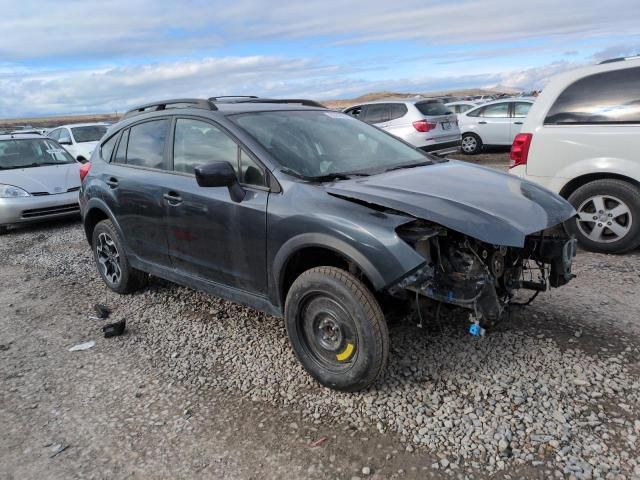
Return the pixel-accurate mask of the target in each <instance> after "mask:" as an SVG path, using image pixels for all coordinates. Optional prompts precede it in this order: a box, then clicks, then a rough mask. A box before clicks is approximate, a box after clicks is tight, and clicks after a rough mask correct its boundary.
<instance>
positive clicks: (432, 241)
mask: <svg viewBox="0 0 640 480" xmlns="http://www.w3.org/2000/svg"><path fill="white" fill-rule="evenodd" d="M397 232H398V235H399V236H400V237H401V238H402V239H403V240H405V241H406V242H407V243H409V244H410V245H412V246H413V248H415V250H416V251H417V252H418V253H419V254H420V255H422V256H423V257H424V258H425V260H426V263H425V264H424V265H423V266H421V267H420V268H418V269H417V270H414V271H413V272H411V273H410V274H408V275H407V276H405V277H403V278H402V279H401V280H400V282H398V283H397V284H395V285H393V286H392V287H391V288H390V289H389V293H390V294H391V295H394V296H407V294H408V292H413V293H415V294H416V295H423V296H425V297H428V298H430V299H432V300H435V301H438V302H443V303H447V304H451V305H456V306H459V307H463V308H466V309H469V310H471V319H472V322H473V323H475V324H477V325H479V326H481V327H483V328H486V327H489V326H492V325H493V324H495V323H496V322H498V321H499V320H500V319H501V318H502V316H503V314H504V313H505V311H507V310H508V308H509V306H510V305H513V304H516V303H515V300H514V297H515V294H516V292H517V291H518V290H520V289H526V290H531V291H533V292H534V293H533V294H532V296H531V298H530V300H529V302H526V303H527V304H528V303H530V301H532V300H533V299H534V298H535V296H537V295H538V293H539V292H542V291H546V290H548V289H550V288H552V287H553V288H555V287H560V286H562V285H565V284H566V283H567V282H569V281H570V280H571V279H572V278H574V277H575V275H574V274H573V273H571V265H572V262H573V257H574V256H575V254H576V240H575V239H573V238H570V237H568V236H567V235H564V234H555V235H550V234H545V232H540V233H535V234H532V235H528V236H527V237H526V241H525V244H524V247H522V248H517V247H505V246H500V245H490V244H487V243H484V242H481V241H479V240H476V239H473V238H471V237H469V236H466V235H463V234H461V233H458V232H455V231H452V230H449V229H446V228H444V227H441V226H439V225H434V224H431V223H429V222H426V221H423V220H417V221H415V222H412V223H410V224H408V225H403V226H402V227H400V228H398V230H397Z"/></svg>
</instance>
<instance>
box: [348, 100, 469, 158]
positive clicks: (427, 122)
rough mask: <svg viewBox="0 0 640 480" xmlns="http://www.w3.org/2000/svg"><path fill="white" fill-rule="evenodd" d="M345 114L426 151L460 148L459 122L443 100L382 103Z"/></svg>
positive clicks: (358, 108) (355, 109)
mask: <svg viewBox="0 0 640 480" xmlns="http://www.w3.org/2000/svg"><path fill="white" fill-rule="evenodd" d="M344 112H345V113H346V114H348V115H351V116H352V117H355V118H357V119H359V120H363V121H364V122H366V123H369V124H371V125H375V126H376V127H378V128H381V129H382V130H385V131H387V132H389V133H390V134H392V135H394V136H396V137H398V138H401V139H402V140H404V141H405V142H408V143H410V144H411V145H413V146H415V147H418V148H420V149H422V150H424V151H426V152H433V153H437V154H440V155H444V154H447V153H452V152H455V151H457V150H458V148H459V147H460V130H459V129H458V119H457V117H456V115H455V114H454V113H453V112H452V111H451V110H449V109H448V108H447V107H446V106H445V105H444V103H442V102H441V101H440V100H434V99H412V100H380V101H377V102H371V103H363V104H360V105H355V106H352V107H349V108H347V109H345V110H344Z"/></svg>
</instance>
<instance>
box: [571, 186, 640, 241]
mask: <svg viewBox="0 0 640 480" xmlns="http://www.w3.org/2000/svg"><path fill="white" fill-rule="evenodd" d="M569 202H570V203H571V204H572V205H573V206H574V207H575V209H576V210H577V212H578V215H577V217H576V218H573V219H571V220H568V221H567V222H565V227H566V228H567V230H568V231H569V233H571V234H573V235H575V236H576V238H577V239H578V242H580V244H581V245H582V246H583V247H585V248H586V249H588V250H592V251H594V252H603V253H622V252H626V251H628V250H632V249H634V248H636V247H637V246H638V245H640V189H638V187H636V186H635V185H632V184H630V183H628V182H625V181H622V180H616V179H604V180H595V181H593V182H589V183H587V184H585V185H583V186H582V187H580V188H578V189H577V190H576V191H575V192H573V193H572V194H571V195H570V196H569Z"/></svg>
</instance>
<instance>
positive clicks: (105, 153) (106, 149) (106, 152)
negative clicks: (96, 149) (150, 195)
mask: <svg viewBox="0 0 640 480" xmlns="http://www.w3.org/2000/svg"><path fill="white" fill-rule="evenodd" d="M117 141H118V135H114V136H113V137H111V138H110V139H109V140H107V141H106V142H104V143H103V144H102V147H100V155H101V156H102V159H103V160H104V161H105V162H109V161H111V154H112V153H113V149H114V147H115V146H116V142H117Z"/></svg>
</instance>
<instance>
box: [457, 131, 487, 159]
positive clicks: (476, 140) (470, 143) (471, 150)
mask: <svg viewBox="0 0 640 480" xmlns="http://www.w3.org/2000/svg"><path fill="white" fill-rule="evenodd" d="M460 149H461V150H462V152H463V153H466V154H467V155H475V154H476V153H480V150H482V140H480V137H479V136H477V135H476V134H475V133H465V134H464V135H463V136H462V140H461V142H460Z"/></svg>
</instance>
